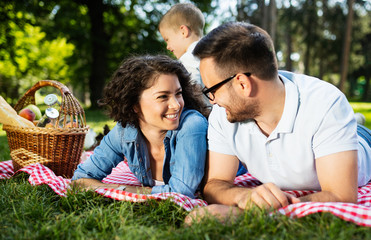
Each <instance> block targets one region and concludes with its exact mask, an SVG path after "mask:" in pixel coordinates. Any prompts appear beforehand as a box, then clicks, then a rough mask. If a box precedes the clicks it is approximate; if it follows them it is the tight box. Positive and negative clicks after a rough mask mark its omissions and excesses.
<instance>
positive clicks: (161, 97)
mask: <svg viewBox="0 0 371 240" xmlns="http://www.w3.org/2000/svg"><path fill="white" fill-rule="evenodd" d="M157 98H158V99H166V98H167V96H166V95H160V96H158V97H157Z"/></svg>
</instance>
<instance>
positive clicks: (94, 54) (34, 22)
mask: <svg viewBox="0 0 371 240" xmlns="http://www.w3.org/2000/svg"><path fill="white" fill-rule="evenodd" d="M177 2H192V3H194V4H195V5H196V6H198V7H199V8H200V9H201V10H202V12H203V13H204V16H205V18H206V27H205V34H206V33H208V32H209V31H210V30H212V29H213V28H215V27H216V26H218V25H219V24H221V23H223V22H227V21H246V22H250V23H253V24H255V25H258V26H260V27H262V28H264V29H265V30H267V31H268V32H269V33H270V35H271V36H272V38H273V39H274V41H275V46H276V53H277V57H278V60H279V62H280V64H279V67H280V69H285V70H289V71H294V72H299V73H305V74H309V75H313V76H316V77H319V78H321V79H324V80H325V81H329V82H331V83H333V84H334V85H336V86H338V87H339V88H340V89H341V90H342V91H343V92H344V93H345V94H346V95H347V97H348V99H349V100H351V101H363V102H367V101H368V102H369V101H371V94H370V92H371V89H370V81H371V14H370V11H371V1H369V0H343V1H338V0H265V1H264V0H230V1H227V0H200V1H175V0H169V1H165V0H155V1H147V0H132V1H130V0H44V1H41V0H13V1H8V0H1V1H0V95H1V96H3V97H4V98H5V99H6V100H7V101H8V102H9V103H11V104H13V105H14V104H15V103H16V102H17V100H18V99H19V98H20V97H21V96H22V95H23V94H24V93H25V92H26V91H27V90H28V89H29V88H30V87H31V86H33V85H34V84H35V83H36V82H37V81H39V80H43V79H52V80H58V81H60V82H62V83H64V84H65V85H67V86H68V87H69V88H70V89H71V90H72V91H73V92H74V95H75V96H76V97H77V98H78V99H79V100H80V101H81V103H83V104H84V106H86V107H92V108H96V107H97V105H96V102H97V100H98V99H99V98H100V97H101V94H102V89H103V87H104V85H105V83H106V82H107V81H109V79H110V76H111V75H112V73H113V71H114V70H115V69H116V68H117V67H118V65H119V64H120V62H121V61H122V60H123V59H124V58H125V57H127V56H128V55H130V54H144V53H150V54H156V53H164V54H170V53H169V52H167V51H166V45H165V43H164V42H163V41H162V39H161V36H160V34H159V33H158V30H157V26H158V22H159V20H160V18H161V16H162V15H163V14H164V13H165V12H166V11H167V10H168V9H169V8H170V7H171V5H173V4H175V3H177Z"/></svg>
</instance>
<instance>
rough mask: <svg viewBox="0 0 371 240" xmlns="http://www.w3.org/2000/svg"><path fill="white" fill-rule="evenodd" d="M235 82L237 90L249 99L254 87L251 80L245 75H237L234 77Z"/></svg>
mask: <svg viewBox="0 0 371 240" xmlns="http://www.w3.org/2000/svg"><path fill="white" fill-rule="evenodd" d="M236 80H237V83H238V85H237V90H238V91H240V93H241V94H243V95H244V96H246V97H251V94H252V92H253V86H254V84H253V81H252V79H251V78H250V77H248V76H246V75H245V74H242V73H239V74H237V76H236Z"/></svg>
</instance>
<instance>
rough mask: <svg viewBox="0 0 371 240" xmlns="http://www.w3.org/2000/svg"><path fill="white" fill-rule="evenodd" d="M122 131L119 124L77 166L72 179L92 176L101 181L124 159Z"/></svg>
mask: <svg viewBox="0 0 371 240" xmlns="http://www.w3.org/2000/svg"><path fill="white" fill-rule="evenodd" d="M121 131H123V128H122V127H121V126H119V125H118V124H117V125H116V126H115V127H114V128H113V129H112V130H111V131H110V132H109V133H108V134H107V135H106V136H105V137H104V138H103V139H102V141H101V142H100V144H99V146H98V147H96V148H95V149H94V153H93V154H92V155H91V156H90V157H89V158H88V159H87V160H86V161H85V162H83V163H80V164H79V165H78V166H77V169H76V170H75V172H74V175H73V177H72V181H75V180H78V179H80V178H92V179H96V180H98V181H100V180H102V179H103V178H105V177H106V176H107V175H109V174H110V173H111V172H112V169H113V168H114V167H116V166H117V164H119V163H120V162H121V161H123V159H124V155H123V153H122V148H121V142H120V141H121V137H120V136H121V133H120V132H121Z"/></svg>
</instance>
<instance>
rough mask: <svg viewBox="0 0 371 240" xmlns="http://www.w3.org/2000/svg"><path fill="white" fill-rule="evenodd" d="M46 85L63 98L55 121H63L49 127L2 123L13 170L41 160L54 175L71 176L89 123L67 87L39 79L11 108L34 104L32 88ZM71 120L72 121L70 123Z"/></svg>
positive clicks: (19, 108) (18, 109)
mask: <svg viewBox="0 0 371 240" xmlns="http://www.w3.org/2000/svg"><path fill="white" fill-rule="evenodd" d="M46 86H51V87H54V88H57V89H59V90H60V93H61V97H62V101H61V105H60V109H59V113H60V114H59V117H58V119H57V124H59V123H61V124H62V125H61V126H60V127H58V126H55V127H51V128H44V127H34V128H25V127H14V126H10V125H4V126H3V130H4V131H5V132H6V135H7V138H8V143H9V148H10V156H11V158H12V161H13V166H14V171H17V170H19V169H21V168H22V167H25V166H27V165H30V164H33V163H41V164H43V165H45V166H47V167H48V168H50V169H51V170H53V171H54V173H55V174H56V175H57V176H63V177H66V178H71V177H72V175H73V172H74V170H75V169H76V167H77V165H78V164H79V162H80V158H81V154H82V151H83V147H84V140H85V136H86V133H87V131H88V129H89V127H87V126H86V118H85V112H84V109H83V108H82V107H81V105H80V103H79V102H78V100H77V99H76V98H75V97H74V96H73V94H72V93H71V92H70V91H69V89H68V88H67V87H66V86H65V85H63V84H62V83H60V82H57V81H53V80H42V81H39V82H38V83H36V84H35V85H34V86H33V87H32V88H31V89H29V90H28V91H27V92H26V93H25V94H24V96H23V97H22V98H21V99H20V100H19V101H18V102H17V104H16V105H15V106H14V109H15V110H16V111H17V112H19V111H20V110H21V109H23V108H24V107H26V106H27V105H29V104H35V92H36V91H37V90H39V89H40V88H42V87H46ZM73 122H74V123H75V124H71V123H73Z"/></svg>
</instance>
